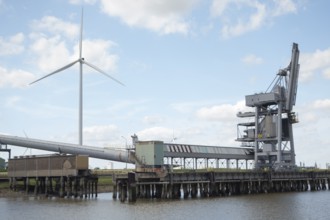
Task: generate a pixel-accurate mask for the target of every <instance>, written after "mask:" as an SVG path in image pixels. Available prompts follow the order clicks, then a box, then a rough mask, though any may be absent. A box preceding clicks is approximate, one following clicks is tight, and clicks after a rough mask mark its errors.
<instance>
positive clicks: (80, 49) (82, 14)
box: [79, 8, 84, 59]
mask: <svg viewBox="0 0 330 220" xmlns="http://www.w3.org/2000/svg"><path fill="white" fill-rule="evenodd" d="M83 23H84V8H81V20H80V40H79V58H80V59H81V56H82V35H83Z"/></svg>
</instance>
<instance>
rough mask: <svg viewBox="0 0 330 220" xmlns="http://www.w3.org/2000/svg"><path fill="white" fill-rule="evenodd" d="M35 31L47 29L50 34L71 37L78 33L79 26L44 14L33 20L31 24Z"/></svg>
mask: <svg viewBox="0 0 330 220" xmlns="http://www.w3.org/2000/svg"><path fill="white" fill-rule="evenodd" d="M31 26H32V28H33V29H34V30H35V31H47V32H49V33H51V34H61V35H65V36H66V37H68V38H70V39H73V38H75V37H76V36H78V35H79V26H78V25H76V24H74V23H70V22H67V21H63V20H61V19H59V18H56V17H54V16H45V17H43V18H41V20H34V21H33V22H32V24H31Z"/></svg>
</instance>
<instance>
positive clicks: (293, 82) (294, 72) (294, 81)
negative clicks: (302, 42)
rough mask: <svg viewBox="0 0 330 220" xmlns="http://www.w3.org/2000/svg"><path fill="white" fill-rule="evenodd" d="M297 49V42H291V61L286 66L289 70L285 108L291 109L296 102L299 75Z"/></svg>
mask: <svg viewBox="0 0 330 220" xmlns="http://www.w3.org/2000/svg"><path fill="white" fill-rule="evenodd" d="M298 61H299V49H298V44H296V43H293V46H292V56H291V63H290V65H289V67H288V69H289V71H290V75H289V81H288V85H287V97H286V106H285V107H286V109H287V110H288V111H291V110H292V106H294V105H295V104H296V96H297V87H298V76H299V63H298Z"/></svg>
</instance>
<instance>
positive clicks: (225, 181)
mask: <svg viewBox="0 0 330 220" xmlns="http://www.w3.org/2000/svg"><path fill="white" fill-rule="evenodd" d="M80 59H82V58H80ZM75 62H83V61H82V60H78V61H75ZM72 65H73V63H72ZM298 75H299V49H298V44H296V43H294V44H293V47H292V56H291V62H290V64H289V65H288V67H286V68H284V69H280V71H279V72H278V74H277V75H276V78H275V79H274V81H273V83H272V84H271V85H270V86H269V88H268V89H267V90H266V91H265V92H264V93H258V94H253V95H247V96H246V97H245V101H246V106H248V107H253V108H254V112H239V113H238V114H237V116H238V117H240V118H243V119H247V121H248V122H243V123H239V124H238V125H237V131H238V134H237V141H239V142H241V146H240V147H225V146H203V145H191V144H176V143H164V142H162V141H140V140H138V137H137V136H136V135H133V136H132V143H133V144H132V148H129V149H126V150H115V149H110V148H99V147H94V146H86V145H77V144H68V143H60V142H53V141H44V140H37V139H31V138H22V137H16V136H10V135H0V144H1V148H0V149H6V150H8V145H13V146H20V147H27V148H34V149H40V150H46V151H52V152H57V153H59V155H62V157H61V158H62V159H58V161H62V162H59V164H58V167H56V169H55V168H51V167H50V166H47V163H45V161H47V158H46V159H45V158H40V163H44V165H43V166H42V167H39V166H34V167H33V166H32V167H33V169H34V168H36V170H35V171H32V172H39V171H40V173H42V172H43V175H42V177H40V176H38V175H32V176H33V177H34V178H38V180H39V179H40V180H41V182H42V184H41V185H42V186H44V185H45V184H46V182H47V183H49V178H51V177H53V176H52V174H53V173H56V172H57V171H58V172H63V171H64V170H65V169H67V168H68V163H67V162H65V161H66V160H65V159H63V157H64V158H65V157H70V155H72V157H77V158H80V157H81V155H86V156H89V157H93V158H99V159H105V160H112V161H118V162H124V163H132V164H135V170H134V171H133V172H129V173H127V174H124V175H116V176H113V183H114V192H113V198H120V200H121V201H126V199H128V200H129V201H132V202H134V201H136V199H137V198H179V197H181V194H182V195H183V197H184V198H187V197H189V196H190V197H192V198H193V197H196V196H197V195H200V196H202V197H203V196H218V195H223V196H224V195H232V194H250V193H263V192H283V191H306V190H312V191H313V190H321V189H323V190H325V189H326V188H327V186H328V187H329V184H330V173H329V172H327V171H322V172H315V171H299V170H297V169H296V168H297V167H296V164H295V150H294V149H295V148H294V141H293V128H292V126H293V124H294V123H297V122H298V119H297V116H296V114H295V113H294V112H293V106H294V105H295V102H296V95H297V86H298ZM65 154H69V155H65ZM30 160H31V161H38V160H36V159H27V158H25V159H24V158H16V159H14V160H13V161H11V162H10V163H9V171H10V177H11V178H14V179H13V180H12V182H14V181H16V180H17V179H23V180H24V181H25V182H26V183H27V180H28V177H29V176H30V174H28V173H29V172H28V171H27V170H24V171H23V170H22V169H23V168H24V165H23V166H21V165H22V164H24V163H27V162H31V161H30ZM50 160H51V159H49V158H48V161H50ZM23 161H25V162H23ZM42 161H43V162H42ZM36 163H37V164H39V162H34V164H36ZM17 164H20V168H18V167H17V166H16V165H17ZM70 164H71V163H70ZM176 168H179V169H176ZM210 168H211V169H210ZM221 168H226V169H221ZM229 168H234V169H229ZM250 168H251V169H250ZM252 168H255V169H252ZM54 169H55V170H57V171H56V172H55V171H54ZM238 169H242V170H240V171H239V170H238ZM243 169H246V170H244V171H243ZM17 171H20V172H17ZM47 171H48V173H47ZM53 171H54V172H53ZM84 172H85V171H84ZM84 172H81V171H78V172H77V173H84ZM83 177H84V176H80V177H79V178H83ZM54 178H57V179H58V178H60V182H61V183H62V185H63V184H65V183H67V186H68V187H69V190H68V191H70V190H71V189H72V187H71V186H72V184H73V182H75V181H76V179H77V177H76V176H75V175H70V174H63V176H57V175H56V176H54ZM61 178H62V180H61ZM79 178H78V179H79ZM64 180H66V181H67V182H65V181H64ZM63 181H64V182H63ZM76 183H77V182H75V184H74V185H75V186H78V185H79V184H76ZM46 185H47V184H46ZM80 186H81V185H80ZM81 187H83V186H81ZM81 187H76V188H75V190H76V191H77V190H78V191H79V189H80V188H81ZM43 189H44V188H43Z"/></svg>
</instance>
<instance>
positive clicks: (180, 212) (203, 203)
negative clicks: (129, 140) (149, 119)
mask: <svg viewBox="0 0 330 220" xmlns="http://www.w3.org/2000/svg"><path fill="white" fill-rule="evenodd" d="M329 201H330V191H317V192H310V191H307V192H290V193H270V194H258V195H242V196H230V197H217V198H196V199H178V200H152V199H150V200H149V199H148V200H138V201H137V202H136V203H134V204H129V203H127V202H126V203H121V202H120V201H118V200H113V199H112V193H101V194H99V195H98V198H92V199H73V198H72V199H61V198H44V197H37V198H35V197H26V196H22V197H15V198H11V197H8V198H4V197H1V198H0V219H1V220H7V219H11V220H15V219H23V220H28V219H34V220H43V219H47V220H53V219H54V220H55V219H56V220H66V219H70V220H75V219H77V220H78V219H79V220H84V219H95V220H99V219H115V220H118V219H144V220H149V219H168V220H173V219H199V220H202V219H244V220H245V219H299V220H304V219H330V205H329Z"/></svg>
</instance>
